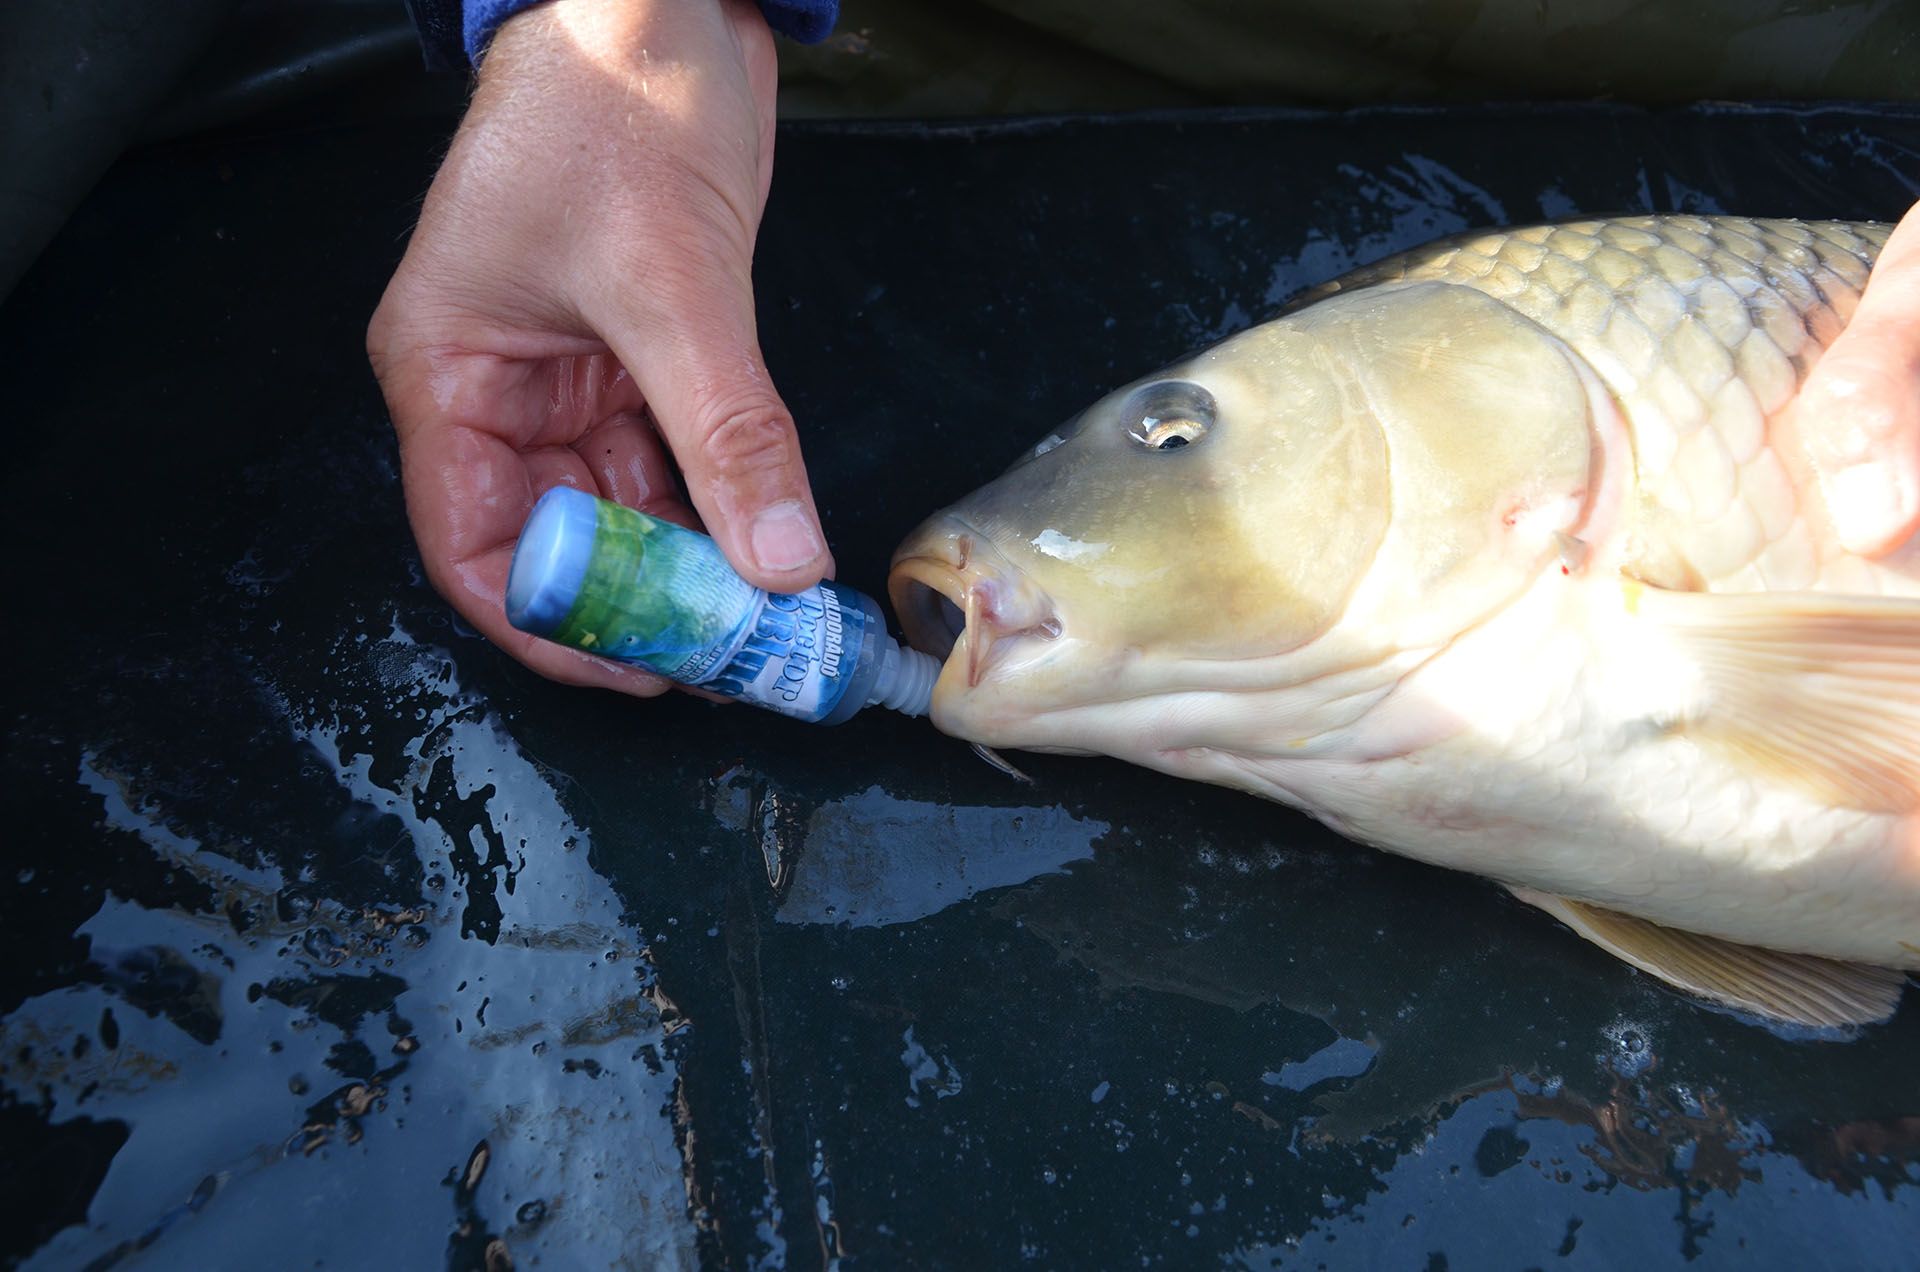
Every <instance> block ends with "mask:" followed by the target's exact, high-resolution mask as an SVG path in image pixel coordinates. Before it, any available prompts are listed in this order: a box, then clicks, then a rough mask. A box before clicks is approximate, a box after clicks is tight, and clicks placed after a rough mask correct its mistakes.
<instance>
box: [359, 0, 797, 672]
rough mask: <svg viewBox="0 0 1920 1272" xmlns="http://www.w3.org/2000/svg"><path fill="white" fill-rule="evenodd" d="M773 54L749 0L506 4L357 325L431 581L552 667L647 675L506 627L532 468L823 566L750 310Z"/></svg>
mask: <svg viewBox="0 0 1920 1272" xmlns="http://www.w3.org/2000/svg"><path fill="white" fill-rule="evenodd" d="M775 75H776V71H775V63H774V51H773V40H772V36H771V35H770V33H769V32H768V30H767V27H766V24H765V22H764V21H763V20H762V18H761V17H760V14H759V11H758V10H757V9H756V8H755V7H754V6H753V5H752V4H751V3H749V2H748V0H697V2H696V0H551V2H550V3H548V4H544V5H541V6H539V7H537V8H534V9H530V10H527V11H525V12H523V13H521V14H520V15H518V16H516V17H514V18H512V19H511V20H509V21H508V22H507V23H506V24H505V25H504V26H503V27H502V28H501V30H500V32H499V33H498V35H497V36H496V37H495V39H494V41H493V44H492V46H491V48H490V49H489V51H488V53H487V57H486V59H485V63H484V65H483V67H482V69H481V72H480V80H479V87H478V90H477V91H476V93H475V95H474V99H473V104H472V106H471V107H470V109H469V110H468V112H467V115H466V118H465V119H464V120H463V121H462V123H461V125H460V129H459V131H458V133H457V134H456V135H455V137H454V139H453V144H452V147H451V149H450V150H449V152H448V154H447V158H446V160H445V162H444V163H443V164H442V165H441V168H440V171H439V173H438V174H437V175H436V176H435V178H434V181H433V186H432V188H431V189H430V190H429V191H428V193H427V198H426V203H425V205H424V207H423V208H422V210H421V214H420V223H419V225H418V227H417V228H416V230H415V231H414V235H413V239H412V242H411V243H410V244H409V245H408V248H407V252H406V256H405V258H404V259H403V260H402V261H401V263H400V267H399V269H398V270H397V271H396V272H395V274H394V276H393V281H392V282H391V283H389V284H388V287H387V292H386V295H385V296H384V297H383V298H382V300H381V302H380V306H379V309H378V310H377V311H376V312H375V313H374V316H373V321H372V323H371V325H370V326H369V328H368V332H367V350H368V355H369V357H370V359H371V360H372V363H373V369H374V374H375V375H376V377H378V379H379V381H380V387H381V389H382V391H383V392H384V393H385V395H386V399H387V405H388V409H389V410H390V411H391V412H392V415H393V421H394V428H395V430H396V432H397V433H398V435H399V439H400V462H401V476H402V482H403V485H404V487H405V491H406V499H407V513H408V517H409V520H410V521H411V523H412V525H413V533H414V538H415V539H416V541H417V542H418V544H419V548H420V554H421V557H422V559H423V560H424V561H425V563H426V568H427V574H428V577H429V578H430V579H431V580H432V582H433V584H434V586H435V587H436V588H438V589H439V590H440V592H441V594H442V595H444V596H445V597H446V598H447V599H448V601H450V602H451V603H452V605H453V607H454V608H455V609H456V610H458V611H459V612H460V613H461V614H462V615H463V616H464V617H465V618H466V619H467V620H468V621H469V622H471V623H472V624H473V625H474V626H475V627H477V628H478V629H479V630H480V631H481V632H482V633H484V634H485V635H486V636H487V637H488V638H490V639H491V640H492V641H493V642H494V643H495V644H497V645H499V646H500V647H502V648H503V649H505V650H506V651H507V652H508V653H510V654H512V655H513V656H514V657H515V658H518V659H519V660H520V661H521V662H523V663H525V664H527V665H528V666H529V667H532V668H533V669H534V670H535V671H538V672H540V673H541V674H543V675H546V676H550V677H552V678H554V679H556V680H560V681H564V682H566V683H569V684H581V685H595V686H600V687H604V688H611V689H617V690H620V691H622V692H626V693H632V694H636V695H640V696H651V695H653V694H657V693H660V692H662V691H663V690H664V689H666V688H667V687H668V682H667V681H665V680H663V679H661V678H660V677H658V676H654V675H651V674H649V673H647V672H645V671H642V670H640V669H638V668H635V667H628V666H623V665H621V664H618V663H613V662H609V661H607V660H605V659H600V658H595V657H593V656H591V655H588V654H584V653H580V652H578V651H575V650H571V649H567V648H565V647H563V646H560V645H556V644H551V643H549V642H546V641H542V640H538V639H536V638H534V637H532V636H529V635H526V634H525V633H523V632H519V631H516V630H515V629H514V628H512V627H511V626H509V625H508V623H507V620H506V614H505V611H504V609H503V608H502V606H503V597H504V595H505V591H506V580H507V568H508V565H509V564H510V562H511V560H512V556H513V547H514V543H515V540H516V539H517V537H518V535H519V533H520V527H521V525H522V524H523V523H524V522H525V520H526V517H527V514H528V512H529V511H531V509H532V507H533V503H534V500H535V499H536V498H538V496H539V495H540V494H541V493H542V492H543V491H545V490H546V489H548V488H549V487H551V486H555V485H562V484H564V485H570V486H575V487H579V488H581V489H583V490H587V491H590V492H593V493H596V494H599V495H602V496H605V497H606V498H609V499H614V500H617V501H619V502H621V503H624V504H628V505H630V506H632V507H636V508H640V509H643V510H644V511H647V512H650V513H653V514H654V515H656V516H660V517H664V518H666V519H668V520H671V521H677V522H679V523H681V524H683V525H699V524H700V522H701V521H704V522H705V528H706V530H707V531H708V532H709V533H710V534H712V535H713V536H714V538H715V539H716V540H718V541H719V544H720V546H721V548H722V550H723V551H725V553H726V555H727V559H728V560H729V561H731V562H732V563H733V565H734V567H735V568H736V569H737V570H739V572H740V573H741V574H742V575H744V576H745V577H746V578H747V579H748V580H749V581H751V582H753V583H755V584H757V585H759V586H761V587H766V588H770V589H773V590H777V591H786V592H795V591H801V590H803V589H805V588H807V587H809V586H811V585H812V584H814V583H816V582H818V581H819V580H820V578H821V577H822V576H823V575H825V574H827V573H829V572H830V571H831V568H832V560H831V558H830V557H829V556H828V554H827V550H826V546H825V540H824V538H823V536H822V534H821V532H820V525H819V518H818V516H817V514H816V512H815V510H814V506H813V497H812V494H811V493H810V491H809V489H808V486H807V478H806V471H805V468H804V466H803V464H802V462H801V457H800V446H799V440H798V438H797V436H796V435H795V433H794V428H793V421H792V418H791V416H790V415H789V414H788V412H787V410H786V407H785V406H784V405H783V404H782V403H781V401H780V398H779V395H778V394H777V393H775V391H774V389H773V385H772V384H771V382H770V381H769V380H768V377H767V370H766V366H765V365H764V363H763V362H762V361H761V357H760V348H759V342H758V339H757V338H756V335H755V329H754V312H753V290H752V284H751V278H750V270H751V264H752V258H753V242H754V236H755V234H756V233H757V231H758V230H759V226H760V215H761V212H762V210H763V209H764V208H765V206H766V198H767V187H768V183H769V182H770V180H771V178H772V171H773V99H774V83H775ZM670 457H671V459H672V460H677V461H678V465H679V468H680V471H681V472H682V473H683V474H684V477H685V497H684V498H683V496H682V493H681V491H680V489H679V487H678V486H677V485H676V483H675V480H674V476H673V467H672V464H671V463H670ZM689 504H690V505H691V506H689ZM696 514H697V515H696Z"/></svg>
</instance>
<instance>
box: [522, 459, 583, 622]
mask: <svg viewBox="0 0 1920 1272" xmlns="http://www.w3.org/2000/svg"><path fill="white" fill-rule="evenodd" d="M598 502H599V501H598V500H596V499H595V498H594V497H593V496H592V495H589V494H587V493H586V492H585V491H580V490H573V489H570V488H569V487H566V486H555V487H554V488H553V489H552V490H549V491H548V492H547V493H546V494H544V495H542V496H540V499H539V501H538V502H537V503H535V504H534V505H533V512H532V513H531V514H530V515H529V516H528V517H527V524H526V526H525V527H524V528H523V529H522V530H521V531H520V543H519V545H518V546H517V547H515V548H514V550H513V564H512V565H511V566H510V567H509V568H508V570H507V621H508V622H509V623H512V624H513V625H514V626H515V627H517V628H519V629H520V630H521V631H523V632H530V633H532V634H533V635H535V636H546V635H549V634H551V633H552V632H554V631H556V630H557V629H558V628H559V627H560V625H561V623H563V622H565V621H566V617H567V615H568V613H569V612H571V611H572V609H573V606H574V603H575V602H576V601H578V600H579V599H580V587H581V585H582V584H583V583H584V582H585V581H586V577H587V566H588V564H589V563H590V562H591V561H592V559H593V543H594V535H595V533H596V530H597V526H598V521H597V512H596V508H597V505H598Z"/></svg>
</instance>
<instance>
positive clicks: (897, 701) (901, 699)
mask: <svg viewBox="0 0 1920 1272" xmlns="http://www.w3.org/2000/svg"><path fill="white" fill-rule="evenodd" d="M939 678H940V660H939V659H938V658H935V657H934V656H933V655H932V654H923V653H921V652H920V651H919V650H917V649H913V648H910V647H908V646H906V645H896V644H894V643H893V642H892V641H891V640H889V641H888V642H887V647H886V648H885V649H884V650H883V651H882V652H881V656H880V675H879V676H878V677H877V678H876V679H875V680H874V682H873V693H872V695H871V696H870V697H869V698H868V699H867V701H868V702H870V703H873V702H877V703H879V704H880V705H881V706H883V707H891V708H892V709H893V710H895V711H898V712H901V713H902V714H904V715H910V716H923V715H925V714H927V707H928V706H929V705H930V704H931V703H932V701H933V682H934V681H936V680H938V679H939Z"/></svg>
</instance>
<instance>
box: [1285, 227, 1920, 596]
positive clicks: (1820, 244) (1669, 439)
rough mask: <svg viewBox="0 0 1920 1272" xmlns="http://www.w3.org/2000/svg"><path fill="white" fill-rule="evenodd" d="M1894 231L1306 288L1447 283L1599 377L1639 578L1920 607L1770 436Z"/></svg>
mask: <svg viewBox="0 0 1920 1272" xmlns="http://www.w3.org/2000/svg"><path fill="white" fill-rule="evenodd" d="M1889 232H1890V230H1889V227H1887V226H1884V225H1878V224H1872V223H1851V222H1849V223H1842V222H1820V223H1817V224H1816V223H1808V222H1800V221H1789V220H1756V219H1748V218H1741V217H1712V218H1707V217H1697V216H1642V217H1626V218H1618V219H1609V220H1593V221H1577V222H1572V223H1563V224H1558V225H1542V226H1532V227H1528V228H1524V229H1515V230H1502V231H1494V232H1482V233H1473V234H1466V235H1461V236H1458V237H1455V238H1451V239H1443V240H1441V241H1439V242H1437V243H1432V244H1429V245H1427V246H1425V247H1421V248H1417V249H1415V250H1413V251H1410V252H1406V253H1402V254H1401V255H1398V256H1394V257H1390V258H1388V259H1386V260H1384V261H1381V262H1379V263H1377V264H1375V265H1372V266H1368V267H1365V268H1362V269H1360V270H1358V271H1355V272H1354V273H1351V274H1348V275H1346V276H1344V277H1342V278H1340V279H1338V280H1336V281H1335V282H1333V283H1329V284H1326V285H1325V286H1322V287H1320V288H1317V289H1315V290H1314V291H1312V292H1309V293H1308V294H1307V295H1306V296H1304V297H1302V298H1301V300H1300V302H1298V304H1297V305H1295V306H1293V307H1292V308H1298V307H1300V306H1303V305H1305V304H1308V303H1311V302H1313V301H1316V300H1320V299H1324V298H1325V297H1327V296H1329V295H1332V294H1333V293H1335V292H1341V291H1355V290H1358V289H1360V288H1363V287H1370V286H1377V285H1380V284H1386V283H1395V282H1444V283H1453V284H1457V285H1459V286H1463V287H1471V288H1473V289H1475V290H1477V291H1481V292H1484V293H1486V294H1487V295H1490V296H1493V297H1494V298H1495V299H1498V300H1500V301H1501V302H1503V303H1505V304H1507V305H1510V306H1512V307H1513V308H1514V309H1515V310H1516V311H1518V312H1519V313H1522V314H1525V315H1526V316H1527V317H1528V318H1530V319H1532V320H1533V321H1534V322H1536V323H1538V324H1540V326H1541V327H1543V328H1545V329H1546V330H1548V331H1550V332H1552V333H1553V334H1554V335H1555V336H1557V337H1559V338H1560V339H1561V340H1562V341H1564V342H1565V343H1566V344H1567V345H1568V347H1570V348H1571V349H1572V350H1573V351H1574V352H1575V353H1577V354H1578V355H1579V356H1580V357H1581V358H1582V359H1583V360H1584V361H1585V362H1586V363H1587V365H1588V366H1589V367H1591V368H1592V370H1593V371H1594V373H1595V374H1596V375H1598V376H1599V378H1600V380H1601V381H1602V383H1604V384H1605V385H1606V386H1607V388H1608V390H1609V391H1610V392H1611V393H1612V395H1613V397H1614V398H1615V400H1616V401H1617V402H1618V403H1619V405H1620V407H1621V412H1622V414H1623V416H1624V417H1625V419H1626V421H1627V427H1628V430H1629V433H1630V435H1631V436H1632V438H1633V447H1634V462H1635V488H1636V495H1637V500H1636V504H1635V508H1634V510H1633V513H1632V514H1631V523H1630V532H1631V533H1632V534H1633V535H1634V536H1635V538H1636V540H1637V541H1638V542H1639V543H1640V544H1641V545H1642V547H1641V550H1640V552H1639V554H1638V556H1637V557H1636V558H1635V559H1633V560H1632V562H1631V564H1632V568H1633V569H1634V572H1635V573H1636V574H1638V575H1640V576H1641V577H1643V578H1645V579H1646V580H1647V581H1648V582H1651V583H1655V584H1658V585H1660V586H1663V587H1671V588H1676V589H1683V590H1705V591H1726V592H1744V591H1763V590H1776V591H1793V590H1801V589H1806V588H1839V587H1844V588H1845V589H1847V590H1849V591H1866V592H1876V593H1883V594H1887V595H1914V594H1920V581H1916V580H1915V579H1914V578H1913V577H1912V576H1911V575H1910V574H1907V573H1904V572H1902V571H1900V570H1898V569H1896V568H1893V567H1888V566H1885V565H1880V564H1876V563H1870V562H1865V561H1862V560H1860V559H1859V558H1856V557H1853V556H1851V555H1850V554H1848V553H1847V552H1846V551H1845V550H1844V549H1843V548H1841V547H1840V545H1839V544H1838V543H1836V542H1835V541H1834V540H1833V539H1832V537H1831V536H1830V534H1828V533H1827V532H1826V530H1825V521H1824V518H1820V517H1818V516H1817V514H1816V511H1815V510H1814V509H1812V508H1810V507H1808V506H1807V503H1806V502H1805V501H1806V500H1811V499H1817V498H1818V496H1817V495H1816V494H1814V493H1813V492H1812V491H1811V490H1810V489H1808V490H1806V491H1804V492H1796V487H1795V483H1794V482H1793V481H1792V479H1791V477H1790V476H1789V474H1788V471H1787V468H1786V465H1785V463H1784V462H1783V460H1782V458H1781V456H1780V454H1779V453H1778V452H1777V451H1776V450H1775V449H1774V448H1773V446H1772V445H1771V444H1770V441H1769V433H1770V428H1771V425H1772V423H1773V422H1774V421H1775V420H1777V419H1778V418H1779V416H1780V414H1781V412H1782V411H1783V410H1784V409H1785V408H1786V407H1787V406H1788V405H1789V404H1790V403H1791V402H1792V400H1793V397H1794V394H1795V393H1796V392H1797V391H1798V389H1799V386H1800V384H1801V382H1802V381H1803V380H1804V379H1805V378H1806V375H1807V373H1808V371H1810V370H1811V369H1812V367H1813V364H1814V363H1815V361H1817V360H1818V358H1819V356H1820V354H1821V352H1822V351H1824V350H1825V349H1826V347H1827V345H1828V344H1830V343H1831V342H1832V341H1833V339H1834V337H1835V336H1837V335H1838V334H1839V332H1840V330H1841V329H1842V328H1843V327H1844V326H1845V325H1846V322H1847V319H1848V318H1849V317H1850V316H1851V315H1852V313H1853V309H1854V306H1855V305H1857V304H1858V303H1859V300H1860V292H1861V290H1862V289H1863V288H1864V287H1865V286H1866V281H1867V275H1868V271H1869V270H1870V269H1871V268H1872V264H1873V260H1874V257H1875V256H1876V255H1877V254H1878V252H1879V250H1880V248H1881V247H1882V246H1883V245H1884V244H1885V243H1886V240H1887V235H1888V233H1889Z"/></svg>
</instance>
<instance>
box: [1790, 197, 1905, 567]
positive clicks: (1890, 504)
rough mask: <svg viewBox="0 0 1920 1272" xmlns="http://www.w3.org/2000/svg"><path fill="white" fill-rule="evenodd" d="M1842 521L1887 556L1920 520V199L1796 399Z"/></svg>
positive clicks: (1840, 528) (1863, 545)
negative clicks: (1841, 328)
mask: <svg viewBox="0 0 1920 1272" xmlns="http://www.w3.org/2000/svg"><path fill="white" fill-rule="evenodd" d="M1794 416H1795V419H1796V422H1797V426H1798V430H1799V433H1800V435H1801V437H1802V439H1803V445H1804V446H1805V448H1806V452H1807V457H1808V459H1809V460H1810V461H1811V462H1812V464H1813V467H1814V470H1815V471H1816V472H1817V473H1818V474H1819V477H1820V487H1821V493H1822V494H1823V495H1824V496H1825V499H1826V504H1827V508H1828V511H1829V514H1830V515H1831V516H1832V518H1833V523H1834V529H1835V530H1836V532H1837V533H1838V535H1839V537H1840V540H1841V543H1842V544H1843V546H1845V547H1846V548H1847V549H1848V550H1849V551H1851V552H1857V553H1861V554H1863V555H1866V556H1883V555H1885V554H1886V553H1888V552H1891V551H1892V550H1894V549H1895V548H1897V547H1899V546H1900V545H1901V544H1902V543H1904V542H1905V541H1906V540H1907V539H1908V538H1909V537H1910V536H1911V535H1912V534H1913V533H1914V530H1915V527H1916V526H1920V205H1916V206H1915V209H1914V211H1912V212H1910V213H1908V214H1907V217H1906V219H1905V220H1903V221H1902V222H1901V223H1900V225H1899V226H1898V227H1897V228H1896V229H1895V231H1894V233H1893V235H1892V237H1891V238H1889V239H1888V240H1887V245H1886V247H1884V248H1883V249H1882V250H1881V252H1880V258H1879V260H1878V261H1876V262H1875V264H1874V267H1873V273H1872V274H1871V276H1869V278H1868V280H1867V287H1866V290H1865V291H1864V292H1863V293H1862V294H1861V297H1860V304H1859V307H1858V308H1857V309H1855V310H1854V313H1853V317H1852V319H1851V320H1850V321H1849V322H1848V324H1847V326H1846V329H1845V330H1843V331H1842V332H1841V333H1840V334H1839V336H1838V337H1836V338H1835V339H1834V342H1833V344H1832V346H1831V347H1830V348H1829V349H1828V350H1827V351H1826V352H1825V353H1824V354H1822V355H1821V357H1820V360H1819V361H1818V362H1816V363H1815V364H1814V367H1813V371H1812V372H1811V373H1810V374H1809V375H1808V377H1807V384H1806V387H1805V388H1804V389H1803V390H1802V391H1801V394H1800V398H1799V400H1798V401H1797V402H1795V404H1794Z"/></svg>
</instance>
